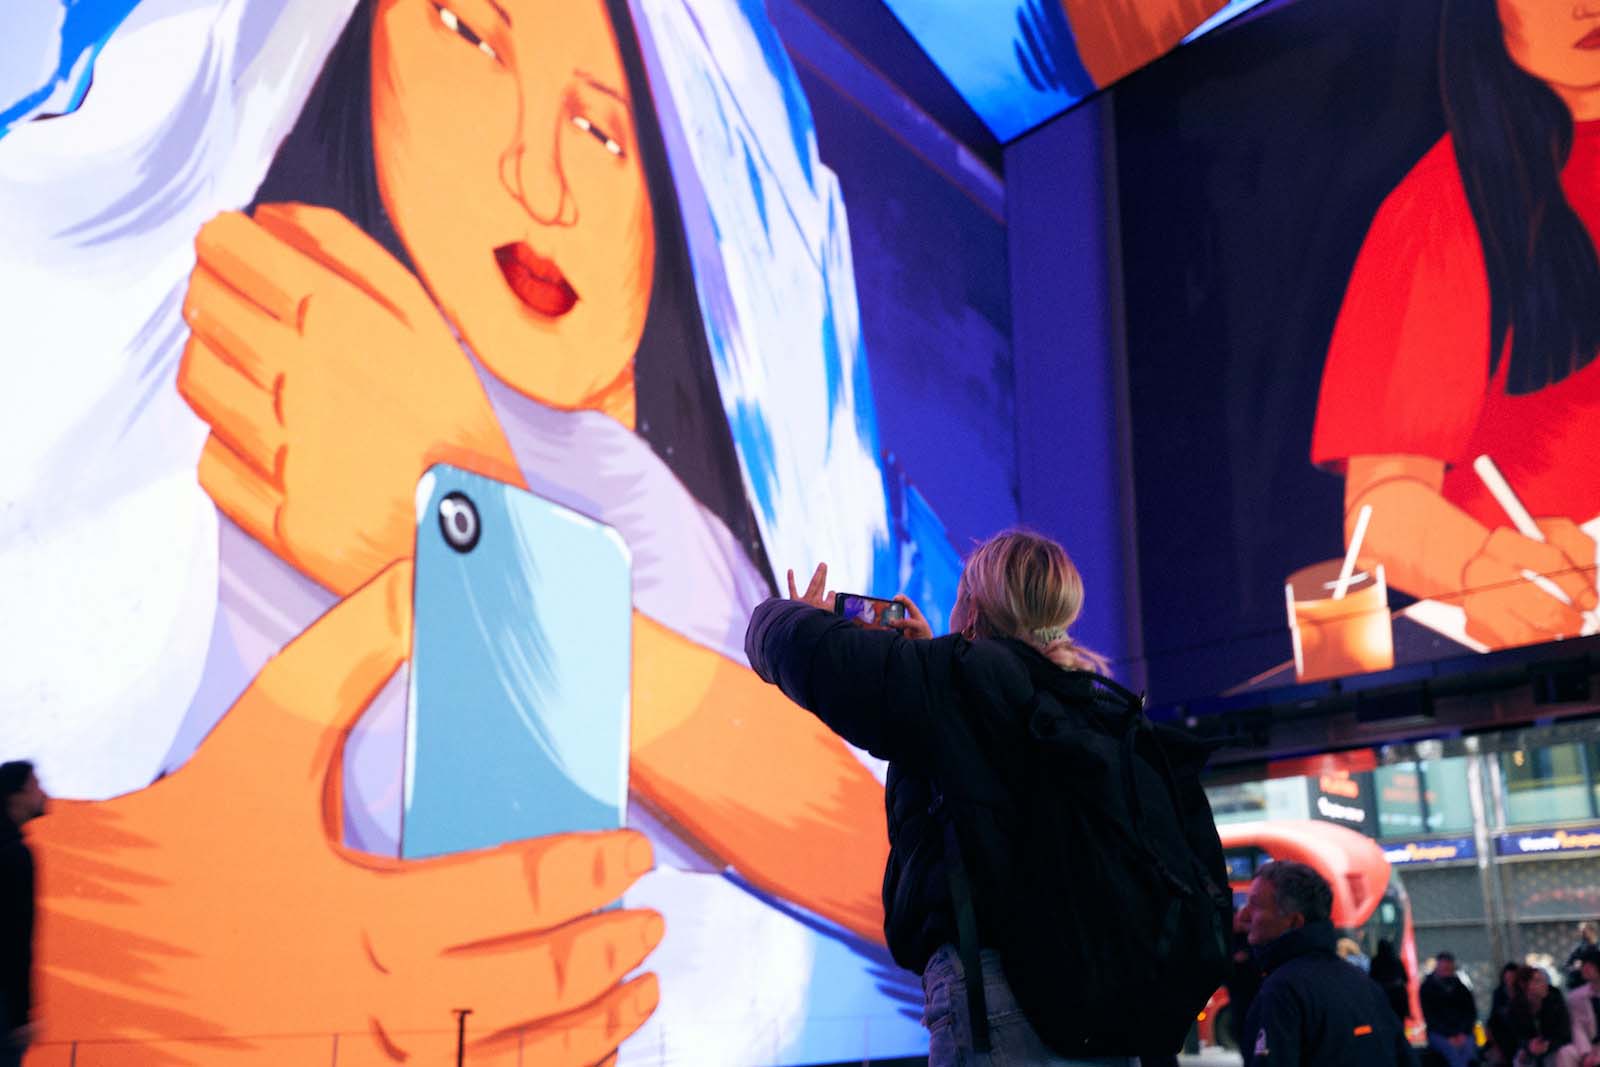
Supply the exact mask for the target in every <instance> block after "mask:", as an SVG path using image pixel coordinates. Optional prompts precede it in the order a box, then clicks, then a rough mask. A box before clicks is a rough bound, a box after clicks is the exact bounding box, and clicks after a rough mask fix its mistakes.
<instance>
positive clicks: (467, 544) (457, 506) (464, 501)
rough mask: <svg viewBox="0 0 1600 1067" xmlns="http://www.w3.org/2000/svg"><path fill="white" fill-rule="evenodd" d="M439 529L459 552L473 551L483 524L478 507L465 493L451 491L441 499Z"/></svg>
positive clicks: (450, 544) (448, 542)
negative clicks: (480, 522)
mask: <svg viewBox="0 0 1600 1067" xmlns="http://www.w3.org/2000/svg"><path fill="white" fill-rule="evenodd" d="M439 530H440V532H442V533H443V534H444V540H445V544H447V545H449V546H450V547H451V548H453V549H455V550H456V551H457V552H471V551H472V549H473V546H475V545H476V544H477V543H478V535H479V533H480V532H482V526H481V525H480V524H479V522H478V507H477V505H476V504H474V503H473V502H472V500H471V499H470V498H469V497H468V496H467V495H466V494H465V493H451V494H449V495H448V496H446V497H445V498H444V499H443V500H441V501H439Z"/></svg>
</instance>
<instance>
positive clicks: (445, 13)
mask: <svg viewBox="0 0 1600 1067" xmlns="http://www.w3.org/2000/svg"><path fill="white" fill-rule="evenodd" d="M433 9H434V10H435V11H437V12H438V13H439V21H440V22H441V23H443V24H444V28H445V29H447V30H449V31H450V32H451V33H453V34H455V35H456V36H457V37H460V38H461V39H462V40H463V41H465V42H467V43H468V44H470V45H471V46H472V47H474V48H476V49H477V50H478V51H480V52H482V53H483V54H484V55H486V56H488V57H489V58H490V59H499V58H500V54H499V53H498V52H496V51H495V50H494V48H492V47H491V46H490V44H489V42H488V41H485V40H484V39H483V38H482V37H479V36H478V35H477V33H476V32H475V31H474V30H473V28H472V27H471V26H468V25H467V24H466V23H465V22H462V21H461V16H460V15H457V14H456V13H455V12H454V11H451V10H450V9H449V8H447V7H445V6H444V5H443V4H434V5H433Z"/></svg>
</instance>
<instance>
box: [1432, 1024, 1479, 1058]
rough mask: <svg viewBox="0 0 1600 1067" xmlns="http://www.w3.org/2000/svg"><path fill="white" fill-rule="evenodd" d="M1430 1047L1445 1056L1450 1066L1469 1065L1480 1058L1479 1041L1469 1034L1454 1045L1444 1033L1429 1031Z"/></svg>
mask: <svg viewBox="0 0 1600 1067" xmlns="http://www.w3.org/2000/svg"><path fill="white" fill-rule="evenodd" d="M1428 1047H1429V1048H1431V1049H1433V1051H1435V1052H1437V1053H1438V1054H1439V1055H1441V1056H1443V1057H1444V1061H1445V1063H1447V1064H1449V1065H1450V1067H1467V1064H1469V1063H1471V1062H1472V1061H1473V1060H1475V1059H1477V1058H1478V1043H1477V1042H1476V1041H1474V1040H1473V1038H1472V1035H1471V1034H1468V1035H1467V1039H1466V1040H1465V1041H1463V1042H1461V1044H1459V1045H1452V1044H1451V1043H1450V1039H1449V1038H1448V1037H1445V1036H1444V1035H1443V1034H1439V1033H1435V1032H1434V1031H1432V1030H1429V1031H1428Z"/></svg>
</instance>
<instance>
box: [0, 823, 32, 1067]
mask: <svg viewBox="0 0 1600 1067" xmlns="http://www.w3.org/2000/svg"><path fill="white" fill-rule="evenodd" d="M0 817H3V816H0ZM32 978H33V862H32V860H31V858H30V857H29V855H28V852H27V850H26V849H24V848H21V847H17V848H15V849H7V850H5V851H0V1037H3V1036H4V1035H5V1034H8V1033H10V1032H11V1031H12V1030H16V1029H18V1028H20V1027H23V1026H26V1025H27V1024H28V1018H29V1015H30V1014H31V1009H32V1005H33V996H32V989H31V988H30V987H31V984H32Z"/></svg>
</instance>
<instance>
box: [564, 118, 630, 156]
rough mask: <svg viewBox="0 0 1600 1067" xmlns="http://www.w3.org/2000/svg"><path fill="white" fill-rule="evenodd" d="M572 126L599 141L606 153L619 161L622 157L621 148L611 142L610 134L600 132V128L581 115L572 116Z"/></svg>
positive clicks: (614, 142)
mask: <svg viewBox="0 0 1600 1067" xmlns="http://www.w3.org/2000/svg"><path fill="white" fill-rule="evenodd" d="M572 124H573V125H574V126H576V127H578V129H580V130H582V131H583V132H584V133H586V134H588V135H589V136H590V137H593V138H594V139H595V140H596V141H599V142H600V144H601V145H602V146H604V148H605V150H606V151H607V152H610V153H611V154H612V155H614V156H616V157H618V158H619V159H620V158H621V157H622V146H621V145H620V144H618V143H617V142H616V141H613V140H612V139H611V136H610V134H608V133H606V131H604V130H602V129H601V128H600V127H598V126H596V125H595V124H594V123H592V122H590V121H589V120H588V119H586V118H584V117H583V116H582V115H574V116H572Z"/></svg>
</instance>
